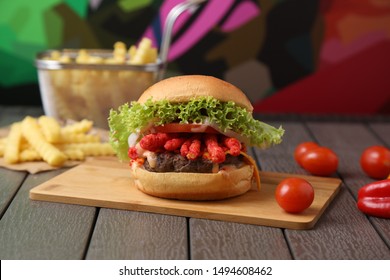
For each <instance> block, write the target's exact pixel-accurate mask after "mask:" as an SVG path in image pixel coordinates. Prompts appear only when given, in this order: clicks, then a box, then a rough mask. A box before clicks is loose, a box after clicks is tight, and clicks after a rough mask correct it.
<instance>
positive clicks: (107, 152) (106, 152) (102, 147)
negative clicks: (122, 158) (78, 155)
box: [60, 143, 115, 156]
mask: <svg viewBox="0 0 390 280" xmlns="http://www.w3.org/2000/svg"><path fill="white" fill-rule="evenodd" d="M60 149H62V150H67V149H75V150H77V149H79V150H81V151H83V153H84V154H85V156H111V155H114V154H115V152H114V150H113V149H112V147H111V145H110V144H109V143H77V144H65V145H62V146H60Z"/></svg>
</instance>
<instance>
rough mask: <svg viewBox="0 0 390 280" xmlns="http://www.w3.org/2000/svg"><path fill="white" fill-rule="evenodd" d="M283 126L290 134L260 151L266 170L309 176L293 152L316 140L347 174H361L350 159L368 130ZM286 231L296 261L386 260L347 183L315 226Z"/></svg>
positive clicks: (339, 126) (385, 252) (332, 125)
mask: <svg viewBox="0 0 390 280" xmlns="http://www.w3.org/2000/svg"><path fill="white" fill-rule="evenodd" d="M283 126H284V127H285V129H286V134H285V137H284V141H283V143H282V144H281V145H278V146H275V147H273V148H272V150H271V149H269V150H264V151H260V150H257V151H256V153H257V155H258V158H259V160H260V164H261V166H262V169H263V170H270V171H277V172H290V173H297V174H308V173H307V172H306V171H305V170H303V169H302V168H301V167H299V166H298V164H297V163H296V162H295V160H294V158H293V152H294V149H295V147H296V146H297V145H298V144H299V143H301V142H303V141H313V140H317V141H319V143H320V144H322V145H327V146H330V147H331V148H333V149H335V150H336V152H337V153H338V154H339V155H340V158H341V159H340V161H342V162H343V163H341V168H340V173H341V174H342V176H343V178H346V177H350V178H354V177H356V176H357V173H358V171H357V170H356V169H352V170H351V169H350V167H349V164H351V162H350V159H348V157H351V156H353V155H354V154H356V153H355V152H354V150H355V146H354V145H356V143H355V144H353V142H354V141H356V140H354V139H357V138H359V137H362V136H361V135H360V134H361V133H364V134H365V135H364V136H363V137H362V138H361V141H366V140H367V139H366V138H367V137H370V136H369V135H370V133H369V132H368V131H367V130H365V129H358V127H356V126H350V125H349V124H337V123H322V122H312V123H310V124H309V125H308V128H309V129H310V130H308V129H307V127H306V126H305V125H302V124H300V123H295V122H286V123H285V124H284V125H283ZM356 134H358V135H356ZM312 135H314V136H315V138H313V136H312ZM359 135H360V136H359ZM336 175H337V174H335V175H334V176H336ZM358 178H359V177H358ZM334 228H335V230H333V229H334ZM359 232H360V233H359ZM285 234H286V238H287V240H288V243H289V244H290V248H291V252H292V254H293V257H294V259H345V258H346V259H370V258H378V259H381V258H384V257H387V258H388V257H389V253H390V252H389V250H388V248H387V247H386V245H385V244H384V243H383V241H382V240H381V239H380V238H379V236H378V234H377V232H376V231H375V230H374V228H373V227H372V226H371V224H370V223H369V222H368V220H367V219H366V218H365V216H364V215H362V214H361V213H360V212H359V211H358V210H357V209H356V206H355V201H354V198H353V196H352V195H351V194H350V193H349V190H348V189H347V188H346V186H345V185H342V188H341V191H340V193H339V194H338V195H337V197H336V198H335V200H334V201H333V202H332V203H331V204H330V206H329V207H328V209H327V210H326V211H325V212H324V214H323V215H322V217H321V218H320V220H319V221H318V223H317V224H316V226H315V227H314V228H313V229H311V230H309V231H295V230H285Z"/></svg>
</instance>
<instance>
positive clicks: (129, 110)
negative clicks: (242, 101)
mask: <svg viewBox="0 0 390 280" xmlns="http://www.w3.org/2000/svg"><path fill="white" fill-rule="evenodd" d="M206 121H207V122H208V123H211V124H213V125H216V126H218V128H219V129H220V130H221V131H224V132H226V131H234V132H236V133H239V134H240V135H242V136H244V137H245V138H247V139H248V141H247V142H248V143H250V145H251V146H256V147H261V148H266V147H269V146H271V145H274V144H279V143H280V142H281V141H282V136H283V134H284V130H283V128H282V127H280V128H275V127H273V126H271V125H268V124H266V123H263V122H261V121H258V120H255V119H254V118H253V117H252V114H251V113H250V112H248V111H247V110H246V109H244V108H241V107H238V106H236V105H235V103H234V102H221V101H219V100H217V99H215V98H212V97H202V98H197V99H192V100H190V101H189V102H187V103H177V104H176V103H170V102H168V101H166V100H162V101H156V102H155V101H152V100H151V99H150V100H148V101H146V102H145V103H143V104H140V103H138V102H136V101H133V102H131V104H129V103H126V104H124V105H122V106H120V107H119V108H118V110H113V109H112V110H111V111H110V115H109V118H108V123H109V127H110V143H111V145H112V147H113V148H114V150H115V151H116V153H117V155H118V157H119V158H120V159H122V160H126V159H128V157H127V150H128V137H129V135H130V134H131V133H139V132H142V131H143V129H145V128H146V127H149V126H150V125H155V126H158V125H163V124H166V123H171V122H179V123H185V124H187V123H197V124H202V123H205V122H206Z"/></svg>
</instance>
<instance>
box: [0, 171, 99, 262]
mask: <svg viewBox="0 0 390 280" xmlns="http://www.w3.org/2000/svg"><path fill="white" fill-rule="evenodd" d="M61 172H62V170H56V171H50V172H44V173H40V174H36V175H30V176H28V178H27V180H26V181H25V182H24V183H23V185H22V187H21V188H20V190H19V191H18V193H17V194H16V196H15V198H14V200H13V201H12V203H11V205H10V206H9V207H8V209H7V211H6V212H5V214H4V216H3V217H2V219H1V220H0V259H3V260H4V259H82V258H83V257H84V252H85V248H86V245H87V243H88V240H89V236H90V233H91V228H92V226H93V223H94V219H95V208H94V207H85V206H74V205H66V204H58V203H48V202H38V201H31V200H30V199H29V198H28V197H29V191H30V189H31V188H33V187H35V186H36V185H38V184H40V183H42V182H44V181H46V180H48V179H50V178H52V177H53V176H55V175H58V174H59V173H61Z"/></svg>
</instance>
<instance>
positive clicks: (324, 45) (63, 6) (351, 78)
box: [0, 0, 390, 114]
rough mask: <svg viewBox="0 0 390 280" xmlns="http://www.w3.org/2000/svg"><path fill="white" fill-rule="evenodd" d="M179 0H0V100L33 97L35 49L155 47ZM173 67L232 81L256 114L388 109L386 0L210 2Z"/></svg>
mask: <svg viewBox="0 0 390 280" xmlns="http://www.w3.org/2000/svg"><path fill="white" fill-rule="evenodd" d="M179 2H182V0H160V1H158V0H89V1H88V0H65V1H60V0H40V1H25V0H13V1H5V0H3V1H0V87H1V93H2V96H3V98H2V99H3V100H4V99H5V98H7V97H9V98H11V99H12V98H13V99H16V100H19V101H21V100H23V99H24V98H23V96H24V97H27V96H29V97H31V96H34V93H33V92H31V91H33V90H34V89H35V90H37V87H36V83H37V76H36V69H35V68H34V65H33V61H34V57H35V54H36V53H37V52H39V51H42V50H45V49H48V48H65V47H66V48H112V46H113V44H114V42H116V41H118V40H120V41H123V42H125V43H127V44H128V45H130V44H134V43H136V42H137V41H138V40H139V39H140V38H141V37H142V36H148V37H149V38H151V39H153V41H154V43H155V45H156V46H159V44H160V42H161V38H162V36H163V32H162V30H163V26H164V23H165V18H166V16H167V13H168V12H169V10H170V9H171V8H172V7H173V6H174V5H176V4H178V3H179ZM169 69H170V71H172V72H173V73H177V74H192V73H196V74H208V75H214V76H217V77H220V78H223V79H225V80H228V81H230V82H232V83H234V84H236V85H237V86H239V87H240V88H242V89H243V90H244V92H245V93H246V94H247V95H248V97H249V98H250V100H251V101H252V102H253V104H254V107H255V109H256V110H257V111H262V112H273V113H275V112H276V113H279V112H282V113H283V112H296V113H327V114H329V113H345V114H375V113H385V114H390V79H389V74H388V73H390V1H389V0H343V1H339V0H267V1H266V0H240V1H239V0H209V1H207V3H206V4H204V5H202V6H201V7H200V8H199V9H198V10H196V12H194V13H192V14H190V13H186V14H184V15H183V16H182V17H180V19H179V20H178V22H177V24H176V25H175V28H174V36H173V42H172V46H171V48H170V52H169ZM28 91H30V92H28ZM18 94H19V95H21V96H22V98H18ZM11 95H12V96H11ZM34 98H36V99H39V94H38V95H35V97H34Z"/></svg>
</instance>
